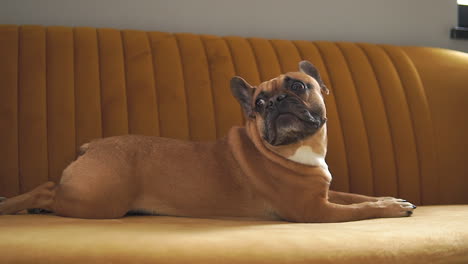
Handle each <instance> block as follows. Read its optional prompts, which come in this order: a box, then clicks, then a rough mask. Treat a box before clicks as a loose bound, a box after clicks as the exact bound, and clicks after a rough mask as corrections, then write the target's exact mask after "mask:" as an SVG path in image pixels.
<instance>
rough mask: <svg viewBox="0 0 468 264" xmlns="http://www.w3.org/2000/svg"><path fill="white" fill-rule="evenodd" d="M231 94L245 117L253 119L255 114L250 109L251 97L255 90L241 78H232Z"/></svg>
mask: <svg viewBox="0 0 468 264" xmlns="http://www.w3.org/2000/svg"><path fill="white" fill-rule="evenodd" d="M231 92H232V94H233V95H234V97H235V98H236V99H237V101H238V102H239V104H240V105H241V107H242V109H243V110H244V113H245V115H246V116H248V117H249V118H254V117H255V114H254V112H253V109H252V97H253V94H254V92H255V88H253V87H252V85H250V84H248V83H247V82H246V81H245V80H244V79H242V78H241V77H239V76H234V77H232V79H231Z"/></svg>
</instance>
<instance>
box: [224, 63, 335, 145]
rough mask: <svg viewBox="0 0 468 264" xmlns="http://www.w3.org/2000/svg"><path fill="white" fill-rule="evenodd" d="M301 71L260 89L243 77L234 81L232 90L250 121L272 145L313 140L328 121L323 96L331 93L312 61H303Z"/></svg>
mask: <svg viewBox="0 0 468 264" xmlns="http://www.w3.org/2000/svg"><path fill="white" fill-rule="evenodd" d="M299 69H300V72H290V73H286V74H283V75H280V76H278V77H276V78H274V79H272V80H270V81H266V82H263V83H261V84H260V85H259V86H257V87H252V86H251V85H249V84H248V83H247V82H246V81H245V80H243V79H242V78H240V77H234V78H233V79H232V80H231V90H232V92H233V94H234V96H235V97H236V98H237V100H238V101H239V103H240V104H241V106H242V108H243V109H244V112H245V113H246V115H247V116H248V117H249V121H255V122H256V124H257V129H258V131H259V132H260V134H261V135H262V137H263V139H264V140H265V141H266V142H267V143H268V144H270V145H272V146H282V145H289V144H293V143H296V142H298V141H300V140H302V139H304V138H306V137H309V136H311V135H313V134H314V133H315V132H317V131H318V130H319V129H320V128H321V127H322V126H323V125H324V124H325V122H326V120H327V119H326V111H325V103H324V101H323V96H322V93H326V94H328V89H327V88H326V87H325V85H324V83H323V81H322V79H321V78H320V75H319V73H318V71H317V69H316V68H315V67H314V66H313V65H312V64H311V63H310V62H308V61H302V62H300V63H299Z"/></svg>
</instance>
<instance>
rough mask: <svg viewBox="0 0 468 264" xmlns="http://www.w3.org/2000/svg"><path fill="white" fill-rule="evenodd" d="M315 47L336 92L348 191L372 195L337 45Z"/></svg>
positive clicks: (358, 116)
mask: <svg viewBox="0 0 468 264" xmlns="http://www.w3.org/2000/svg"><path fill="white" fill-rule="evenodd" d="M317 47H318V48H319V50H320V52H321V54H322V56H323V58H324V61H326V65H327V68H328V74H329V77H330V79H331V80H332V84H333V89H334V91H335V93H334V94H335V99H336V102H337V107H338V108H337V109H338V113H339V115H340V121H341V125H342V128H343V134H344V142H345V146H346V154H347V156H348V167H349V173H350V191H351V192H355V193H361V194H367V195H372V194H373V185H372V166H371V161H370V155H369V147H368V142H367V138H366V131H365V127H364V121H363V117H362V112H361V109H360V106H359V100H358V98H357V95H356V89H355V87H354V81H353V79H352V76H351V73H350V71H349V68H348V66H347V64H346V61H345V58H344V57H343V54H342V53H341V51H340V49H339V48H338V47H337V45H336V44H334V43H330V42H317Z"/></svg>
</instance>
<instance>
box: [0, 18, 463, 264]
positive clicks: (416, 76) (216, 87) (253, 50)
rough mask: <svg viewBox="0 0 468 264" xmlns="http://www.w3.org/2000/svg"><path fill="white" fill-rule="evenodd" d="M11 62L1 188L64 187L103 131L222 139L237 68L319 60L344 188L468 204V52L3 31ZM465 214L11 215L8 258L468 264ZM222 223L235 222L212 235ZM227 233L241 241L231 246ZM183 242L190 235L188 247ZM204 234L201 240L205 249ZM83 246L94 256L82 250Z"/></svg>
mask: <svg viewBox="0 0 468 264" xmlns="http://www.w3.org/2000/svg"><path fill="white" fill-rule="evenodd" d="M0 58H1V59H0V146H2V148H1V150H0V196H6V197H11V196H14V195H17V194H20V193H24V192H26V191H29V190H31V189H33V188H34V187H36V186H38V185H39V184H41V183H43V182H46V181H47V180H54V181H58V180H59V178H60V175H61V172H62V170H63V169H64V168H65V167H66V166H67V165H68V164H69V163H70V162H71V161H72V160H74V159H75V156H76V152H77V149H78V147H79V146H80V145H82V144H83V143H86V142H88V141H90V140H91V139H94V138H100V137H108V136H114V135H123V134H129V133H130V134H142V135H154V136H163V137H171V138H177V139H186V140H197V141H206V140H215V139H217V138H221V137H223V136H224V135H226V133H227V131H228V130H229V129H230V127H232V126H233V125H242V124H243V123H244V117H243V114H242V111H241V109H240V106H239V105H238V104H237V102H236V101H235V99H234V98H233V96H232V95H231V93H230V91H229V80H230V78H231V77H232V76H234V75H239V76H242V77H243V78H244V79H246V80H247V81H248V82H249V83H251V84H254V85H256V84H258V83H260V82H261V81H265V80H269V79H271V78H273V77H276V76H278V75H279V74H280V73H284V72H288V71H297V63H298V62H299V61H301V60H309V61H311V62H312V63H313V64H315V65H316V66H317V68H318V69H319V70H320V72H321V75H322V77H323V79H324V82H325V84H326V85H327V87H328V88H329V89H330V95H328V96H326V98H325V99H326V105H327V113H328V137H329V138H328V140H329V144H328V155H327V163H328V165H329V168H330V171H331V173H332V175H333V182H332V189H334V190H338V191H345V192H354V193H360V194H365V195H372V196H395V197H401V198H405V199H407V200H408V201H411V202H413V203H415V204H418V205H433V204H466V203H468V191H467V188H468V178H467V175H468V166H466V164H467V162H468V160H467V157H468V148H467V147H466V146H468V137H467V135H468V122H467V117H466V115H465V113H466V111H467V110H466V108H467V106H468V99H467V98H468V74H467V72H468V54H466V53H462V52H457V51H451V50H445V49H438V48H426V47H400V46H392V45H375V44H367V43H348V42H323V41H319V42H311V41H288V40H267V39H260V38H241V37H218V36H208V35H194V34H182V33H180V34H170V33H162V32H143V31H136V30H115V29H95V28H70V27H42V26H16V25H1V26H0ZM466 211H467V207H466V206H451V207H420V208H418V209H417V210H416V212H415V214H414V216H413V217H410V218H405V219H401V218H400V219H376V220H370V221H365V222H355V223H346V224H331V225H293V224H287V223H275V224H274V225H260V226H255V225H252V224H250V223H249V224H246V223H241V222H239V223H238V222H226V223H223V222H220V221H219V220H194V219H181V218H157V217H155V218H151V217H148V218H129V219H121V220H109V221H91V222H90V221H84V220H78V219H63V218H57V217H52V216H7V217H0V226H1V228H2V230H1V232H0V245H1V246H0V251H1V252H2V254H0V258H3V260H4V261H2V259H0V262H5V263H7V262H9V260H12V259H13V257H14V256H17V259H16V260H17V261H18V262H21V261H23V262H30V261H27V258H28V256H33V257H34V256H41V257H42V258H44V259H45V260H44V261H45V262H47V261H46V260H48V259H49V260H60V261H62V260H68V259H71V260H73V259H75V260H78V261H84V259H85V258H87V256H98V257H101V258H102V260H106V259H107V260H108V262H110V261H111V260H112V261H114V263H116V262H119V261H121V262H132V260H135V259H138V260H140V259H141V260H142V261H143V260H144V259H145V257H139V256H140V255H139V254H138V252H140V253H141V256H151V254H156V253H158V254H163V253H161V252H164V254H163V256H165V259H166V260H167V262H168V263H175V262H177V261H178V260H177V259H176V258H180V259H179V260H190V258H192V259H203V260H206V261H208V260H212V261H214V262H219V260H220V259H222V260H226V261H227V262H228V261H230V260H232V262H234V260H233V259H234V258H235V257H237V258H238V260H245V261H246V262H249V261H250V262H249V263H272V262H273V260H277V261H280V262H281V261H286V260H294V261H296V262H300V261H305V260H311V259H314V258H317V259H318V258H321V259H322V260H323V262H325V263H326V262H331V260H332V259H334V258H335V257H336V259H340V258H341V259H354V260H356V259H358V260H362V261H363V262H361V263H366V262H364V261H367V262H368V263H379V261H371V259H372V257H376V256H380V258H381V259H385V260H394V261H397V260H398V262H400V263H403V262H404V261H403V260H404V257H407V262H411V261H410V260H415V261H416V260H421V262H425V261H422V260H423V258H422V256H427V257H428V258H429V257H434V261H429V262H434V263H437V261H439V262H441V263H444V261H443V257H444V256H454V258H452V259H451V260H452V262H455V263H457V262H458V263H463V262H466V258H465V259H463V258H462V257H461V256H465V257H466V255H467V252H466V248H467V247H468V242H467V240H466V232H467V231H466V221H467V220H466V219H467V214H466ZM204 221H206V222H204ZM132 222H135V223H138V224H139V225H136V224H135V225H131V224H130V223H132ZM127 223H129V224H130V225H127ZM255 223H258V222H255ZM160 225H161V226H160ZM213 225H214V226H223V227H224V226H226V225H227V226H230V227H227V228H226V229H225V230H224V231H223V230H221V229H220V230H218V231H219V232H212V231H213V229H212V228H211V227H212V226H213ZM200 226H201V227H200ZM283 227H284V229H283ZM165 228H167V229H165ZM269 228H273V229H269ZM290 228H292V229H290ZM237 231H238V232H237ZM248 231H252V233H251V234H250V233H249V232H248ZM273 231H274V232H273ZM290 231H291V232H290ZM152 232H155V234H157V235H155V234H153V233H152ZM379 232H384V233H379ZM87 234H94V235H96V237H97V238H99V239H92V238H91V237H90V236H86V235H87ZM377 234H382V235H381V236H377ZM230 236H232V237H235V238H236V240H235V241H234V242H232V241H231V242H232V244H229V243H228V242H227V241H229V239H230ZM87 237H88V238H87ZM96 237H95V238H96ZM198 239H200V240H198ZM183 241H185V242H186V243H187V244H185V246H184V247H183V248H182V247H177V245H180V244H181V243H182V244H183V243H185V242H183ZM197 241H201V242H203V243H198V244H197V245H198V246H199V247H195V244H196V242H197ZM220 242H222V243H220ZM147 245H153V246H149V247H147ZM158 245H159V246H158ZM85 247H86V248H87V249H88V253H87V254H84V253H83V254H81V255H79V254H75V253H76V252H84V251H83V250H84V248H85ZM252 247H257V249H256V250H254V249H253V248H252ZM125 249H126V250H128V251H125ZM332 249H333V250H332ZM15 250H16V251H15ZM138 250H140V251H138ZM183 250H186V251H183ZM247 252H250V253H248V254H247ZM244 253H245V254H244ZM28 254H29V255H28ZM106 254H109V255H106ZM463 254H464V255H463ZM71 255H73V256H74V257H73V258H69V256H71ZM344 255H346V256H344ZM122 256H128V258H126V259H124V258H122V260H121V259H120V257H122ZM153 256H156V255H153ZM435 256H439V257H435ZM420 257H421V258H420ZM109 259H111V260H109ZM149 259H151V257H150V258H149ZM30 260H31V259H30ZM124 260H125V261H124ZM36 261H38V260H36ZM262 261H263V262H262ZM349 263H352V262H349ZM382 263H385V262H382Z"/></svg>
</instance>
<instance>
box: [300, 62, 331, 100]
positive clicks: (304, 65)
mask: <svg viewBox="0 0 468 264" xmlns="http://www.w3.org/2000/svg"><path fill="white" fill-rule="evenodd" d="M299 70H300V71H301V72H303V73H305V74H307V75H309V76H312V77H313V78H314V79H315V80H317V82H318V83H319V85H320V88H321V89H322V92H323V93H325V94H329V93H330V91H329V90H328V88H327V86H325V83H323V80H322V78H321V77H320V73H319V72H318V70H317V68H316V67H315V66H314V65H313V64H312V63H310V62H308V61H306V60H303V61H301V62H299Z"/></svg>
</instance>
